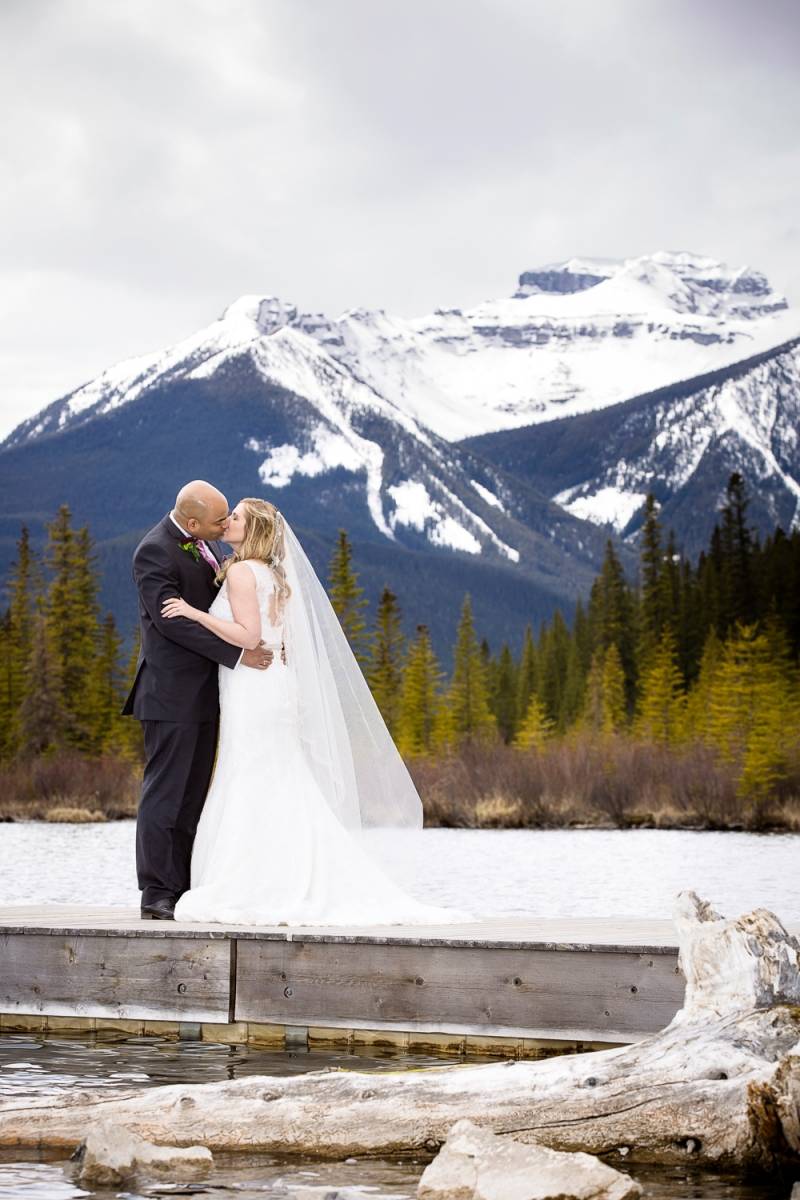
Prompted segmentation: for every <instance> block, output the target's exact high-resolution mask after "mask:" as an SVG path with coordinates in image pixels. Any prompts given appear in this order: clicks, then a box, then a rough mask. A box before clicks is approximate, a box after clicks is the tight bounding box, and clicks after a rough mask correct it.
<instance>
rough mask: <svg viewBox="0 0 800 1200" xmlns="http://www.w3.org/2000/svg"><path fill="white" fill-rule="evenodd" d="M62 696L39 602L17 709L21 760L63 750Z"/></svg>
mask: <svg viewBox="0 0 800 1200" xmlns="http://www.w3.org/2000/svg"><path fill="white" fill-rule="evenodd" d="M62 695H63V685H62V680H61V663H60V660H59V657H58V656H57V655H55V654H53V653H52V649H51V643H50V638H49V637H48V635H47V617H46V615H45V612H44V606H43V605H42V603H41V602H40V604H39V606H38V608H37V612H36V615H35V617H34V621H33V629H32V638H31V654H30V658H29V659H28V663H27V666H26V670H25V690H24V696H23V699H22V703H21V704H20V709H19V752H20V754H21V755H22V756H23V757H24V758H30V757H33V756H35V755H40V754H47V753H50V752H53V751H55V750H58V749H60V748H61V747H63V745H64V743H65V740H66V732H67V716H66V713H65V711H64V707H63V700H62Z"/></svg>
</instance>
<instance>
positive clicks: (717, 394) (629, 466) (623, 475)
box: [552, 346, 800, 532]
mask: <svg viewBox="0 0 800 1200" xmlns="http://www.w3.org/2000/svg"><path fill="white" fill-rule="evenodd" d="M644 419H646V420H647V422H648V425H649V426H650V427H652V428H653V429H654V433H653V435H652V437H651V438H650V439H649V443H648V444H647V446H646V448H645V450H644V452H643V453H641V454H639V455H637V456H636V457H635V458H631V457H630V455H629V454H625V455H619V456H616V455H615V454H614V453H613V452H612V453H611V454H610V455H609V457H608V459H607V461H606V462H605V463H604V466H603V469H602V471H601V472H600V473H599V474H598V475H596V476H594V477H593V478H591V479H587V480H584V481H583V482H582V483H580V484H578V485H576V486H574V487H570V488H568V489H566V490H564V491H562V492H560V493H559V494H558V495H555V496H553V497H552V498H553V500H554V502H555V503H557V504H561V505H562V506H563V507H564V508H566V509H567V510H568V511H569V512H571V513H572V514H573V515H574V516H577V517H581V518H583V519H585V520H589V521H593V522H595V523H597V524H611V525H613V526H614V527H615V528H616V529H617V530H619V531H620V532H621V531H622V530H624V529H625V527H626V526H627V524H628V523H629V521H630V520H631V518H632V517H633V516H634V515H635V513H636V512H637V511H638V509H639V507H640V506H641V504H642V503H643V502H644V498H645V494H646V493H647V492H648V491H651V490H652V488H653V484H654V482H658V484H659V486H660V487H661V489H662V490H665V491H667V492H669V493H670V494H674V493H675V492H677V491H678V490H679V489H680V488H682V487H684V486H685V485H686V484H687V483H688V482H689V481H690V480H691V478H692V476H693V475H694V474H695V473H696V472H697V471H698V470H699V469H700V467H701V464H702V462H703V459H704V457H705V455H706V454H707V453H709V451H710V450H712V449H713V448H714V447H715V446H719V445H721V444H722V443H723V442H725V443H726V444H727V445H729V446H730V447H732V449H731V450H730V451H729V453H733V454H734V455H735V457H736V459H737V461H738V462H739V463H741V465H742V466H743V467H746V469H747V474H748V476H749V477H750V478H751V480H756V481H758V480H761V481H766V480H772V481H778V482H779V483H780V484H781V485H782V487H783V488H785V489H786V491H788V493H789V494H790V496H791V497H793V499H794V503H795V515H794V521H793V524H795V525H797V524H798V523H800V469H798V467H800V464H799V463H798V455H797V450H798V440H799V439H798V429H800V347H797V346H795V347H793V348H788V349H787V350H785V351H784V352H782V353H780V354H777V355H776V356H775V357H774V358H769V359H767V360H766V361H762V362H760V363H758V364H757V365H756V366H754V367H752V368H751V369H750V370H749V371H745V372H743V373H742V374H741V375H734V376H732V377H731V378H728V379H726V380H724V381H723V382H721V383H718V384H713V385H710V386H708V387H705V388H701V389H699V390H698V391H696V392H693V393H692V394H690V395H688V396H686V395H684V396H681V397H679V398H672V399H669V398H667V399H664V400H663V401H659V402H658V403H654V404H653V406H652V408H651V409H650V410H649V411H648V412H647V413H646V415H645V416H643V415H642V414H641V413H632V414H631V415H630V416H629V417H627V418H625V420H624V421H623V424H622V426H621V427H620V428H619V429H618V430H616V431H615V436H614V439H613V442H614V445H615V446H617V445H625V444H626V443H627V442H629V441H630V440H631V439H632V438H633V437H634V436H635V437H636V439H637V440H639V441H641V422H642V420H644ZM628 431H630V432H629V433H628ZM723 482H724V481H723ZM776 519H777V514H776Z"/></svg>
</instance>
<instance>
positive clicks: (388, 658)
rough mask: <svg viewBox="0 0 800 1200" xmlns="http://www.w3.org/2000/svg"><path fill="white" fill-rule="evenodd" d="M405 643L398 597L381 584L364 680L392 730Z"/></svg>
mask: <svg viewBox="0 0 800 1200" xmlns="http://www.w3.org/2000/svg"><path fill="white" fill-rule="evenodd" d="M404 643H405V638H404V637H403V629H402V624H401V617H400V608H399V606H398V603H397V597H396V596H395V594H394V592H392V591H391V590H390V589H389V588H388V587H384V589H383V592H382V593H381V598H380V602H379V604H378V613H377V621H376V629H375V636H374V638H373V640H372V649H371V654H370V662H369V670H368V672H367V682H368V683H369V686H370V689H371V691H372V695H373V696H374V698H375V703H376V704H377V705H378V708H379V709H380V710H381V715H382V717H383V719H384V721H385V722H386V727H387V728H388V730H389V732H390V733H391V734H394V733H396V731H397V721H398V715H399V710H400V688H401V683H402V677H403V666H402V664H403V651H404Z"/></svg>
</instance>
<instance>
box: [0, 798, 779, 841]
mask: <svg viewBox="0 0 800 1200" xmlns="http://www.w3.org/2000/svg"><path fill="white" fill-rule="evenodd" d="M787 807H788V811H787V808H784V809H783V810H778V811H767V812H763V813H760V814H758V816H757V820H752V821H748V820H746V819H742V818H741V817H739V818H737V819H732V820H729V821H725V820H715V819H710V818H702V817H700V816H699V815H698V814H689V813H687V814H685V815H681V816H679V815H677V814H675V813H674V812H663V813H660V812H632V813H629V814H627V815H626V816H625V817H623V818H621V819H620V820H618V821H612V820H609V818H608V816H607V815H606V814H598V815H597V817H596V819H593V818H592V816H591V815H589V814H586V815H582V816H577V815H575V814H569V813H564V814H563V815H561V816H560V819H559V814H555V813H554V814H551V815H549V817H544V818H543V817H542V814H541V812H540V811H539V812H536V813H535V814H534V813H531V814H529V816H528V819H525V818H526V814H525V813H524V812H523V813H520V812H519V811H515V812H508V813H496V812H495V813H493V814H492V815H491V816H482V815H481V814H479V813H471V814H470V813H462V814H459V816H458V817H455V816H450V815H444V814H442V815H438V814H437V815H435V814H428V813H426V814H425V820H424V824H423V828H424V829H462V830H474V831H475V832H480V831H485V830H492V829H493V830H498V831H503V832H510V831H514V830H540V831H550V830H573V831H575V832H576V833H579V832H592V831H606V832H607V831H612V830H616V831H619V832H625V831H631V830H633V831H635V830H639V829H648V830H663V831H664V832H681V833H764V834H772V833H793V834H800V801H799V802H797V803H796V804H792V805H790V806H787ZM432 818H433V819H432ZM135 820H136V812H135V811H134V812H121V811H119V810H112V811H111V812H103V811H102V810H99V809H83V808H79V807H77V806H75V807H73V806H70V807H69V808H67V807H66V806H63V807H57V808H53V809H50V810H45V811H42V810H41V809H38V810H37V811H35V812H24V811H22V810H21V809H18V808H14V809H11V808H10V807H9V809H5V810H4V809H3V808H1V807H0V825H19V824H24V823H26V822H30V823H34V824H39V825H106V824H114V823H115V822H119V821H135Z"/></svg>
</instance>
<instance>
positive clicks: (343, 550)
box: [329, 529, 370, 667]
mask: <svg viewBox="0 0 800 1200" xmlns="http://www.w3.org/2000/svg"><path fill="white" fill-rule="evenodd" d="M329 585H330V586H329V592H330V598H331V604H332V605H333V609H334V612H335V613H336V615H337V617H338V618H339V621H340V622H341V626H342V629H343V630H344V632H345V635H346V636H347V640H348V642H349V643H350V648H351V649H352V651H353V654H354V655H355V656H356V659H357V660H358V662H359V664H360V665H361V666H362V667H364V666H366V665H367V663H368V661H369V649H370V645H369V641H370V639H369V636H368V633H367V624H366V621H365V620H364V616H363V610H364V609H365V608H366V606H367V601H366V599H365V597H364V589H363V588H361V587H359V585H358V576H357V574H356V572H355V571H354V570H353V551H352V548H351V546H350V541H349V539H348V537H347V533H346V531H345V530H344V529H340V530H339V536H338V540H337V542H336V548H335V550H334V552H333V557H332V558H331V565H330V575H329Z"/></svg>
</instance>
